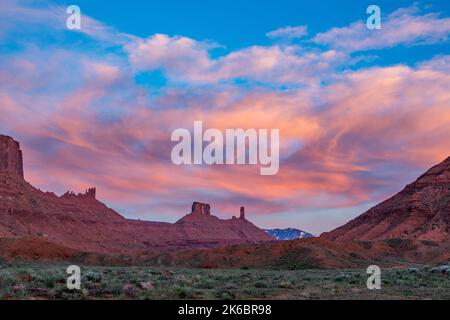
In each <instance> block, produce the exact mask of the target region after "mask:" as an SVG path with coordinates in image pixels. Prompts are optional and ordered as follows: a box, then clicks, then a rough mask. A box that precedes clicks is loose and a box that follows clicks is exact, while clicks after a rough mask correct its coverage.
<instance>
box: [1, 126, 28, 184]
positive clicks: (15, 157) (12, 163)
mask: <svg viewBox="0 0 450 320" xmlns="http://www.w3.org/2000/svg"><path fill="white" fill-rule="evenodd" d="M2 173H5V174H9V175H12V176H17V177H20V178H22V179H23V161H22V151H21V150H20V145H19V143H18V142H17V141H15V140H14V139H13V138H11V137H8V136H4V135H0V174H2Z"/></svg>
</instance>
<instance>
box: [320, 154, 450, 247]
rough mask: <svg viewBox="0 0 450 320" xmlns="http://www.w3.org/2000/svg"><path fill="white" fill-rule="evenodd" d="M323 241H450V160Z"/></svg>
mask: <svg viewBox="0 0 450 320" xmlns="http://www.w3.org/2000/svg"><path fill="white" fill-rule="evenodd" d="M321 237H322V238H325V239H329V240H379V239H388V238H406V239H419V240H433V241H446V240H447V241H448V240H450V157H449V158H447V159H446V160H445V161H443V162H442V163H440V164H438V165H437V166H435V167H433V168H431V169H430V170H428V171H427V172H426V173H425V174H423V175H422V176H421V177H419V178H418V179H417V180H416V181H415V182H413V183H411V184H410V185H408V186H406V188H405V189H403V191H401V192H400V193H398V194H396V195H395V196H393V197H392V198H390V199H388V200H386V201H384V202H382V203H380V204H379V205H377V206H375V207H374V208H372V209H370V210H369V211H367V212H366V213H364V214H363V215H361V216H359V217H358V218H356V219H354V220H353V221H350V222H349V223H347V224H346V225H344V226H342V227H340V228H337V229H336V230H334V231H331V232H329V233H325V234H323V235H322V236H321Z"/></svg>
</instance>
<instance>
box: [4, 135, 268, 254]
mask: <svg viewBox="0 0 450 320" xmlns="http://www.w3.org/2000/svg"><path fill="white" fill-rule="evenodd" d="M0 161H1V163H0V164H1V167H0V168H1V171H0V238H37V239H42V240H44V241H47V242H50V243H56V244H58V245H61V246H64V247H67V248H72V249H76V250H80V251H84V252H100V253H122V254H130V253H136V252H142V251H149V250H150V251H151V250H156V251H164V250H172V249H192V248H211V247H220V246H225V245H234V244H242V243H258V242H262V241H270V240H272V239H271V238H270V237H268V236H267V235H266V234H265V232H264V231H263V230H261V229H259V228H258V227H256V226H254V225H253V224H251V223H250V222H248V221H247V220H245V219H230V220H221V219H219V218H217V217H215V216H213V215H211V206H210V205H209V204H202V203H198V202H195V203H194V204H193V206H192V212H191V213H190V214H188V215H187V216H186V217H185V218H183V219H181V220H180V222H179V223H177V224H170V223H158V222H146V221H136V220H128V219H125V218H124V217H122V216H121V215H120V214H118V213H117V212H115V211H114V210H112V209H110V208H108V207H106V206H105V205H104V204H103V203H101V202H100V201H98V200H97V199H96V189H95V188H90V189H87V190H86V192H85V193H78V194H76V193H74V192H67V193H65V194H64V195H62V196H60V197H58V196H56V195H55V194H54V193H50V192H47V193H44V192H42V191H40V190H37V189H36V188H34V187H33V186H32V185H30V184H29V183H27V182H26V181H25V180H24V179H23V167H22V153H21V151H20V148H19V144H18V143H17V142H16V141H14V140H13V139H12V138H10V137H6V136H0Z"/></svg>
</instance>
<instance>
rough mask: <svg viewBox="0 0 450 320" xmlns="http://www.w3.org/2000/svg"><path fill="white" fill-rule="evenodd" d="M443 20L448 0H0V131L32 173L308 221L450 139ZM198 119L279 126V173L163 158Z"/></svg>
mask: <svg viewBox="0 0 450 320" xmlns="http://www.w3.org/2000/svg"><path fill="white" fill-rule="evenodd" d="M74 4H75V5H78V6H79V7H80V9H81V29H80V30H69V29H68V28H67V27H66V20H67V18H68V14H67V13H66V8H67V7H68V6H69V5H74ZM371 4H376V5H378V6H379V7H380V8H381V12H382V15H381V29H379V30H370V29H368V28H367V27H366V20H367V18H368V17H369V14H367V12H366V10H367V7H368V6H369V5H371ZM449 35H450V3H449V2H448V1H425V2H412V1H357V2H355V1H298V0H296V1H288V0H277V1H271V0H266V1H207V0H199V1H171V0H166V1H131V0H130V1H126V2H122V1H92V0H90V1H87V0H81V1H71V2H67V1H20V0H2V1H1V2H0V133H2V134H7V135H10V136H12V137H14V138H15V139H16V140H18V141H20V142H21V146H22V149H23V152H24V160H25V177H26V179H27V181H29V182H30V183H32V184H33V185H34V186H36V187H39V188H41V189H42V190H46V191H54V192H56V193H57V194H63V193H64V192H65V191H67V190H74V191H75V192H81V191H84V190H85V189H86V188H88V187H91V186H96V187H97V194H98V198H99V199H100V200H101V201H103V202H105V203H106V204H107V205H108V206H110V207H112V208H114V209H115V210H116V211H118V212H120V213H121V214H123V215H125V216H126V217H129V218H135V219H142V220H154V221H168V222H174V221H176V220H178V219H179V218H181V217H182V216H183V215H184V214H187V213H188V212H189V211H190V210H189V209H190V205H191V203H192V202H193V201H201V202H206V203H210V204H211V206H212V213H213V214H215V215H217V216H219V217H221V218H230V217H231V216H232V215H238V214H239V208H240V206H245V207H246V213H247V217H248V218H249V219H250V220H251V221H252V222H254V223H255V224H256V225H258V226H260V227H265V228H274V227H281V228H283V227H297V228H300V229H303V230H306V231H308V232H312V233H315V234H320V233H321V232H324V231H329V230H332V229H333V228H335V227H338V226H340V225H342V224H344V223H346V222H347V221H349V220H350V219H352V218H354V217H356V216H358V215H359V214H361V213H363V212H364V211H365V210H367V209H369V208H370V207H372V206H374V205H375V204H376V203H378V202H380V201H382V200H384V199H386V198H387V197H389V196H391V195H393V194H395V193H396V192H398V191H400V190H401V189H402V188H403V187H404V186H405V185H406V184H408V183H410V182H412V181H413V180H414V179H415V178H417V177H418V176H419V175H420V174H421V173H423V172H424V171H425V170H426V169H428V168H429V167H430V166H432V165H434V164H437V163H439V162H440V161H442V160H444V159H445V158H446V157H448V156H450V129H449V128H450V72H449V71H450V55H449V53H450V42H449ZM195 120H201V121H203V125H204V127H205V128H206V127H207V128H217V129H219V130H222V131H224V130H226V129H228V128H231V129H234V128H243V129H249V128H267V129H275V128H277V129H279V130H280V170H279V172H278V174H277V175H274V176H261V175H260V174H259V172H260V171H259V168H258V167H257V166H242V165H234V166H221V165H214V166H206V165H203V166H187V165H185V166H176V165H174V164H173V163H172V161H171V158H170V155H171V150H172V148H173V147H174V143H173V142H171V140H170V138H171V133H172V131H173V130H175V129H177V128H187V129H192V127H193V122H194V121H195Z"/></svg>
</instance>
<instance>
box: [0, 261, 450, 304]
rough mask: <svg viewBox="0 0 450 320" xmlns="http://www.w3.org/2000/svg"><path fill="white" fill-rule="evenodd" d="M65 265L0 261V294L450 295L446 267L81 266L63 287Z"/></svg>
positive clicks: (83, 296) (166, 296) (64, 296)
mask: <svg viewBox="0 0 450 320" xmlns="http://www.w3.org/2000/svg"><path fill="white" fill-rule="evenodd" d="M67 266H68V265H62V264H19V265H17V264H16V265H5V264H3V265H2V266H0V299H152V300H157V299H225V300H231V299H450V266H440V267H426V266H424V267H419V268H409V269H395V268H393V269H384V270H382V289H381V290H375V291H370V290H368V289H367V287H366V280H367V277H368V275H367V274H366V271H365V270H307V269H300V270H254V269H247V268H244V269H227V270H224V269H176V268H174V269H170V270H169V269H161V268H154V267H112V266H111V267H93V266H81V270H82V282H81V283H82V288H81V290H72V291H71V290H68V289H67V287H66V279H67V277H68V276H69V275H67V274H66V268H67Z"/></svg>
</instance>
